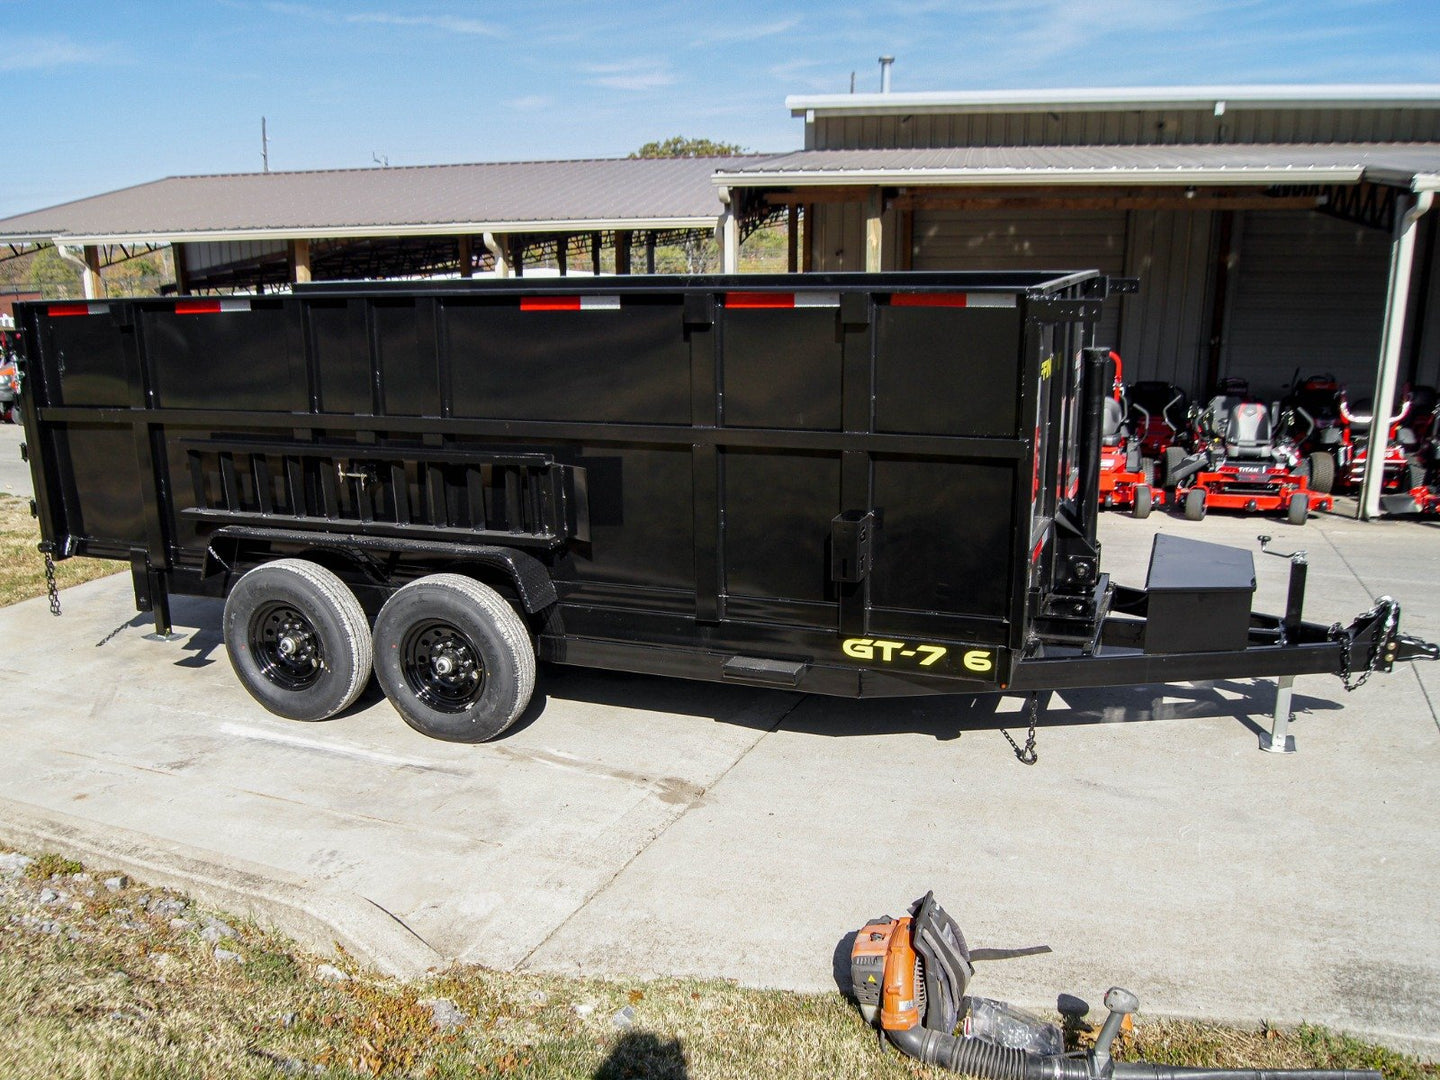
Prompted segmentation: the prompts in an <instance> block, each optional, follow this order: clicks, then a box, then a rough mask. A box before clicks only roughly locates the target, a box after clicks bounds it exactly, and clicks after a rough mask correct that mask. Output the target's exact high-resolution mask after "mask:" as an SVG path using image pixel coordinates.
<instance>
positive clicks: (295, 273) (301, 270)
mask: <svg viewBox="0 0 1440 1080" xmlns="http://www.w3.org/2000/svg"><path fill="white" fill-rule="evenodd" d="M290 280H291V282H292V283H294V284H296V285H301V284H304V283H305V282H307V281H309V280H310V241H309V240H291V241H290Z"/></svg>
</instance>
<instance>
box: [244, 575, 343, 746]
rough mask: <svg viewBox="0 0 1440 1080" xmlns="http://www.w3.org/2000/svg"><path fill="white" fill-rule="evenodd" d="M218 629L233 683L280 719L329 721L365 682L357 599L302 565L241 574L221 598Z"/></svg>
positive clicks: (336, 580) (339, 584)
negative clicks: (221, 612)
mask: <svg viewBox="0 0 1440 1080" xmlns="http://www.w3.org/2000/svg"><path fill="white" fill-rule="evenodd" d="M222 627H223V631H224V637H225V651H226V653H227V654H228V655H229V657H230V666H231V667H232V668H234V669H235V676H236V678H238V679H239V680H240V684H241V685H242V686H244V687H245V689H246V690H247V691H249V693H250V696H251V697H253V698H254V699H255V700H256V701H258V702H259V703H260V704H261V705H264V706H265V708H266V709H268V710H269V711H270V712H272V713H274V714H276V715H277V716H283V717H286V718H287V719H290V720H307V721H314V720H326V719H328V718H330V717H332V716H334V715H335V714H336V713H338V712H340V711H341V710H342V709H345V708H348V707H349V706H350V705H351V704H353V703H354V701H355V699H356V698H357V697H359V696H360V691H361V690H363V689H364V688H365V684H366V683H367V682H368V681H369V680H370V667H371V657H370V622H369V620H368V619H366V617H365V611H364V609H363V608H362V607H361V606H360V601H358V600H356V599H355V594H354V593H352V592H351V591H350V589H349V588H348V587H347V586H346V585H345V583H344V582H343V581H341V580H340V579H339V578H338V577H336V576H335V575H334V574H333V573H331V572H330V571H329V570H326V569H325V568H324V567H323V566H318V565H316V564H315V563H312V562H307V561H306V560H304V559H278V560H276V561H275V562H271V563H266V564H264V565H263V566H257V567H256V568H255V569H253V570H251V571H249V572H248V573H247V574H245V576H244V577H242V578H241V579H240V580H239V581H238V582H236V584H235V587H234V588H233V589H231V590H230V595H229V596H228V597H226V599H225V614H224V618H223V622H222Z"/></svg>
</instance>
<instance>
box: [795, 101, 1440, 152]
mask: <svg viewBox="0 0 1440 1080" xmlns="http://www.w3.org/2000/svg"><path fill="white" fill-rule="evenodd" d="M811 127H812V128H813V132H812V134H813V148H814V149H817V150H849V149H861V148H866V147H871V148H877V147H941V146H1144V145H1154V144H1162V145H1164V144H1177V143H1179V144H1183V143H1215V142H1221V143H1276V142H1280V143H1287V142H1294V143H1328V142H1434V141H1437V140H1440V108H1435V109H1420V108H1404V109H1313V108H1312V109H1278V108H1277V109H1232V110H1228V111H1227V112H1226V113H1225V115H1223V116H1218V117H1217V116H1215V115H1214V110H1213V108H1200V109H1170V110H1153V109H1149V110H1145V109H1127V110H1117V111H1110V110H1105V111H1100V110H1095V111H1091V112H1067V113H1039V112H1031V111H1017V112H1013V113H959V112H957V113H953V114H943V113H936V114H912V115H909V116H870V117H863V118H861V117H854V116H835V117H827V116H821V117H817V118H816V120H815V122H814V124H813V125H811ZM806 145H807V148H809V147H811V146H812V142H811V140H810V139H809V138H807V143H806Z"/></svg>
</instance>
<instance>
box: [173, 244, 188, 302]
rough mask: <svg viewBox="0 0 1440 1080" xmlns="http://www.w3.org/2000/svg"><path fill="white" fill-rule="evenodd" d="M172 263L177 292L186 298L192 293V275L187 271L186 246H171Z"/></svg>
mask: <svg viewBox="0 0 1440 1080" xmlns="http://www.w3.org/2000/svg"><path fill="white" fill-rule="evenodd" d="M170 261H171V263H173V264H174V266H175V292H176V293H178V294H179V295H180V296H185V295H186V294H188V293H189V292H190V274H189V272H188V271H187V270H186V269H185V245H184V244H171V245H170Z"/></svg>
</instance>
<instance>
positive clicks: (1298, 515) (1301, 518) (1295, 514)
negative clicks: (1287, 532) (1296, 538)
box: [1285, 493, 1310, 525]
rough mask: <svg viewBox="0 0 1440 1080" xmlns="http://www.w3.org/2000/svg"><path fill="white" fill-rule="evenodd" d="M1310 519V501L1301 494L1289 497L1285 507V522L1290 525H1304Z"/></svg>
mask: <svg viewBox="0 0 1440 1080" xmlns="http://www.w3.org/2000/svg"><path fill="white" fill-rule="evenodd" d="M1309 519H1310V500H1309V499H1308V498H1306V497H1305V495H1304V494H1303V493H1297V494H1295V495H1292V496H1290V502H1289V504H1288V505H1287V506H1286V507H1285V520H1286V521H1288V522H1289V523H1290V524H1291V525H1304V524H1305V522H1306V521H1308V520H1309Z"/></svg>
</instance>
